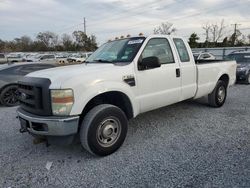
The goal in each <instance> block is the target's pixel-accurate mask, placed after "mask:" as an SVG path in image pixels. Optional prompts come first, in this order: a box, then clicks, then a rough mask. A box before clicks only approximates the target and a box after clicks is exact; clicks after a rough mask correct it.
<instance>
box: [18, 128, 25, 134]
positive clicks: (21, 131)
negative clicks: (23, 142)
mask: <svg viewBox="0 0 250 188" xmlns="http://www.w3.org/2000/svg"><path fill="white" fill-rule="evenodd" d="M19 132H20V133H25V132H27V129H25V128H21V129H19Z"/></svg>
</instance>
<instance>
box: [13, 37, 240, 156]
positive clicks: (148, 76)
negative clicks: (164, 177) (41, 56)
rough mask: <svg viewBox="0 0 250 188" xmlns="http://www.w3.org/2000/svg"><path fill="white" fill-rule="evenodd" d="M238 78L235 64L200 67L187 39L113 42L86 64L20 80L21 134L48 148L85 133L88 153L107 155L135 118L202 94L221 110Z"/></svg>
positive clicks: (209, 63) (83, 139)
mask: <svg viewBox="0 0 250 188" xmlns="http://www.w3.org/2000/svg"><path fill="white" fill-rule="evenodd" d="M235 80H236V62H235V61H200V62H195V61H194V58H193V55H192V51H191V49H190V47H189V45H188V44H187V42H186V41H185V40H183V39H182V38H181V37H173V36H165V35H152V36H149V37H131V38H125V39H120V40H115V41H110V42H108V43H106V44H104V45H102V46H101V47H100V48H99V49H97V50H96V51H95V52H94V53H93V54H92V55H91V56H90V57H89V58H88V59H87V61H86V62H85V63H84V64H81V65H72V66H67V67H60V68H53V69H49V70H44V71H38V72H34V73H31V74H29V75H28V76H26V77H24V79H23V80H21V81H20V82H19V90H20V92H21V96H20V107H19V109H18V110H17V113H18V117H19V120H20V122H21V129H20V132H29V133H30V134H32V135H33V136H35V137H41V138H45V139H46V140H47V141H48V142H49V143H55V142H58V141H59V142H60V143H64V144H66V143H71V142H72V141H73V139H74V137H75V136H79V137H80V141H81V144H82V146H83V147H84V148H85V149H86V150H87V151H89V152H90V153H92V154H95V155H99V156H105V155H109V154H111V153H113V152H115V151H116V150H117V149H118V148H119V147H120V146H121V145H122V143H123V141H124V139H125V137H126V134H127V128H128V120H129V119H131V118H134V117H136V116H137V115H138V114H141V113H144V112H147V111H150V110H154V109H157V108H160V107H163V106H167V105H170V104H173V103H177V102H180V101H183V100H186V99H197V98H200V97H202V96H208V101H209V104H210V105H211V106H213V107H221V106H222V105H223V104H224V102H225V100H226V96H227V88H228V87H229V86H230V85H233V84H234V83H235ZM187 118H188V117H187Z"/></svg>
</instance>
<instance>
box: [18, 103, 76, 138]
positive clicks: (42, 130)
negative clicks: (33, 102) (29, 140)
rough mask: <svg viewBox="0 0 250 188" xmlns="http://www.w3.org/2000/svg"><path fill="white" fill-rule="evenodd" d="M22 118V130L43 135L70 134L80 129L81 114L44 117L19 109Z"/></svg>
mask: <svg viewBox="0 0 250 188" xmlns="http://www.w3.org/2000/svg"><path fill="white" fill-rule="evenodd" d="M17 115H18V119H19V120H20V124H21V129H20V132H30V133H32V134H34V135H41V136H68V135H73V134H76V133H77V131H78V123H79V116H71V117H55V116H51V117H44V116H37V115H33V114H30V113H28V112H25V111H23V110H22V109H20V108H19V109H17Z"/></svg>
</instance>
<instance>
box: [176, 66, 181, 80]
mask: <svg viewBox="0 0 250 188" xmlns="http://www.w3.org/2000/svg"><path fill="white" fill-rule="evenodd" d="M176 77H177V78H179V77H181V70H180V69H179V68H178V69H176Z"/></svg>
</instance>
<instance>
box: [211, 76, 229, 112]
mask: <svg viewBox="0 0 250 188" xmlns="http://www.w3.org/2000/svg"><path fill="white" fill-rule="evenodd" d="M222 91H223V92H224V94H223V96H222V94H221V92H222ZM226 98H227V84H226V83H225V82H224V81H222V80H219V81H218V82H217V84H216V86H215V88H214V90H213V92H212V93H210V94H209V95H208V103H209V105H210V106H212V107H216V108H219V107H221V106H223V104H224V103H225V101H226Z"/></svg>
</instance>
